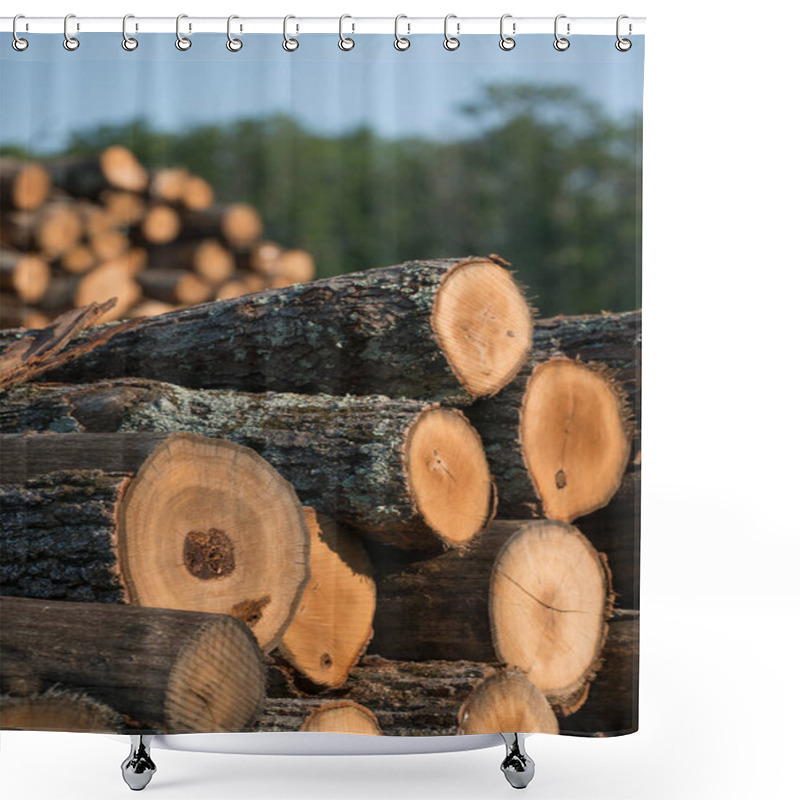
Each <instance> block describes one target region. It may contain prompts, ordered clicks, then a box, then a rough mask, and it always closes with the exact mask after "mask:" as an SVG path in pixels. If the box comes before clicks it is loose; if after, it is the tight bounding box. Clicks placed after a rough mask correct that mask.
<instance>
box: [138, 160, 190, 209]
mask: <svg viewBox="0 0 800 800" xmlns="http://www.w3.org/2000/svg"><path fill="white" fill-rule="evenodd" d="M188 177H189V173H188V172H187V171H186V170H185V169H183V168H182V167H168V168H164V169H157V170H155V171H154V172H153V173H152V174H151V176H150V186H149V187H148V191H149V193H150V197H152V198H153V199H154V200H159V201H161V202H164V203H179V202H180V201H181V200H182V199H183V191H184V186H185V185H186V180H187V178H188Z"/></svg>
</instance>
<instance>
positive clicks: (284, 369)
mask: <svg viewBox="0 0 800 800" xmlns="http://www.w3.org/2000/svg"><path fill="white" fill-rule="evenodd" d="M467 263H469V264H472V263H474V262H467ZM459 264H462V262H460V261H459V260H456V259H450V260H433V261H412V262H407V263H405V264H401V265H399V266H395V267H387V268H383V269H374V270H368V271H365V272H358V273H351V274H348V275H340V276H338V277H335V278H330V279H325V280H320V281H315V282H313V283H308V284H300V285H296V286H292V287H288V288H286V289H276V290H271V291H265V292H262V293H259V294H256V295H249V296H247V297H244V298H236V299H232V300H226V301H221V302H216V303H210V304H208V305H204V306H199V307H196V308H188V309H182V310H180V311H176V312H173V313H170V314H165V315H163V316H161V317H157V318H154V319H149V320H146V321H142V322H140V323H139V324H137V325H136V326H135V327H134V328H132V329H131V330H128V331H126V332H125V333H124V335H120V336H118V337H115V338H114V340H113V341H112V342H110V343H109V344H108V345H107V346H105V347H103V348H101V349H100V350H98V351H97V352H95V353H93V354H91V355H87V356H86V357H83V358H81V359H79V360H78V361H77V362H76V363H74V364H73V365H71V366H70V367H69V368H66V369H61V370H57V371H54V372H53V373H51V374H50V376H49V377H50V378H51V379H54V380H66V381H70V380H77V381H88V380H95V379H98V378H109V377H123V376H136V377H143V378H154V379H156V380H170V381H172V382H174V383H178V384H181V385H185V386H190V387H205V388H234V389H243V390H249V391H263V390H272V391H295V392H302V393H329V394H345V393H348V392H349V393H352V394H387V395H390V396H393V397H419V398H425V399H429V400H435V399H438V398H447V397H452V396H460V397H461V398H462V399H467V398H469V397H471V396H472V395H471V394H470V391H468V389H466V388H465V387H464V386H463V385H462V381H461V379H460V378H459V377H458V375H457V374H456V372H454V370H453V368H452V367H451V366H450V363H449V362H448V358H447V356H446V355H445V353H444V352H443V350H442V348H441V347H440V345H439V343H438V342H437V338H436V336H435V333H434V330H433V326H432V323H431V317H432V314H433V311H434V302H435V300H436V298H437V295H438V293H439V288H440V285H441V284H442V279H443V278H444V277H445V276H446V275H447V274H448V273H449V272H451V270H453V268H455V267H456V266H457V265H459ZM504 274H505V273H504ZM509 291H510V290H509ZM514 291H517V290H516V288H515V289H514ZM519 297H520V298H521V295H519ZM520 302H522V301H521V300H520ZM465 338H467V339H468V338H469V337H468V336H465ZM514 341H515V340H514V339H513V337H508V336H507V335H506V334H505V332H503V336H502V337H501V336H499V335H497V336H496V337H494V338H493V339H492V344H493V346H495V347H497V348H502V347H513V348H514V352H515V353H516V351H517V349H518V348H519V345H516V344H514ZM516 369H518V366H517V367H516ZM511 373H514V374H515V370H510V371H509V374H507V375H506V376H505V377H503V378H502V379H501V378H498V380H497V383H499V385H503V383H504V382H505V381H507V380H510V379H511V377H512V375H511ZM496 390H497V387H495V389H494V391H496ZM483 391H492V390H491V389H481V390H474V393H475V394H479V393H481V392H483Z"/></svg>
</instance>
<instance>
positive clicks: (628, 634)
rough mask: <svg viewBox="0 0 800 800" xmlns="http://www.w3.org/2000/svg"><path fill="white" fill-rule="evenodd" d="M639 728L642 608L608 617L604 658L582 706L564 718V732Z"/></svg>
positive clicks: (621, 732) (614, 732)
mask: <svg viewBox="0 0 800 800" xmlns="http://www.w3.org/2000/svg"><path fill="white" fill-rule="evenodd" d="M638 729H639V612H638V611H632V610H625V609H622V610H617V611H615V612H614V615H613V616H612V617H611V619H610V620H609V629H608V638H607V639H606V644H605V647H604V648H603V662H602V665H601V666H600V668H599V670H598V673H597V677H596V678H595V680H594V681H593V683H592V685H591V688H590V689H589V696H588V698H587V700H586V703H585V704H584V705H583V707H582V708H581V709H580V710H578V711H577V712H576V713H575V714H573V715H572V716H570V717H568V718H567V719H565V720H562V721H561V732H562V733H567V734H576V735H583V736H586V735H592V736H621V735H624V734H626V733H634V732H635V731H637V730H638Z"/></svg>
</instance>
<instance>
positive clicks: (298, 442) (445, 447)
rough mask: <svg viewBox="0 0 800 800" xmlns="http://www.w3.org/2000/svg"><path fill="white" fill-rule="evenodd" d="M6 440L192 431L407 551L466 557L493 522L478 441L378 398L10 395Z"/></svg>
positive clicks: (158, 387) (438, 418)
mask: <svg viewBox="0 0 800 800" xmlns="http://www.w3.org/2000/svg"><path fill="white" fill-rule="evenodd" d="M0 428H1V429H2V430H5V431H18V432H23V431H29V430H38V431H47V430H59V431H95V432H113V431H123V430H128V431H130V430H139V431H159V432H169V431H181V430H185V431H192V432H194V433H198V434H202V435H204V436H215V437H216V436H220V437H226V438H230V439H232V440H234V441H237V442H239V443H240V444H243V445H246V446H247V447H251V448H253V449H254V450H255V451H256V452H258V453H260V454H261V455H262V456H263V457H264V458H266V459H267V460H268V461H269V462H270V463H271V464H272V465H273V466H274V467H275V468H276V469H277V470H278V472H280V473H281V475H283V477H284V478H285V479H286V480H288V481H289V482H290V483H291V484H292V485H293V486H294V488H295V490H296V491H297V493H298V496H299V497H300V498H301V500H302V501H303V502H304V503H305V504H307V505H310V506H312V507H313V508H316V509H318V510H319V511H321V512H322V513H325V514H328V515H329V516H331V517H333V518H334V519H336V520H338V521H341V522H343V523H346V524H348V525H351V526H352V527H354V528H356V529H357V530H358V531H359V532H361V533H362V534H363V535H364V536H367V537H370V538H373V539H376V540H378V541H385V542H388V543H390V544H394V545H395V546H398V547H402V548H404V549H422V550H431V549H441V548H442V546H443V545H445V546H453V547H463V546H464V545H466V544H467V543H468V542H469V541H470V540H471V539H472V538H473V537H475V536H476V535H477V534H478V532H479V531H480V530H481V528H482V527H483V526H484V524H485V522H486V521H487V519H488V518H489V517H490V516H491V513H492V510H493V509H492V484H491V476H490V474H489V470H488V466H487V464H486V459H485V457H484V455H483V449H482V446H481V442H480V439H479V437H478V436H477V435H476V434H475V432H474V430H473V429H472V428H471V426H470V425H469V423H468V422H467V421H466V419H465V418H464V416H463V415H462V414H461V413H460V412H459V411H457V410H453V409H442V408H438V407H436V406H432V405H430V404H428V403H425V402H423V401H419V400H391V399H389V398H386V397H381V396H363V397H352V396H351V397H333V396H327V395H294V394H275V393H272V394H247V393H244V392H231V391H226V390H189V389H183V388H181V387H177V386H174V385H171V384H162V383H155V382H152V381H141V380H133V379H127V380H118V381H107V382H101V383H98V384H93V385H88V386H86V385H76V386H64V385H57V384H51V385H48V384H30V385H27V386H22V387H19V388H16V389H14V390H12V391H9V392H7V393H6V395H5V396H4V398H3V403H2V409H1V410H0Z"/></svg>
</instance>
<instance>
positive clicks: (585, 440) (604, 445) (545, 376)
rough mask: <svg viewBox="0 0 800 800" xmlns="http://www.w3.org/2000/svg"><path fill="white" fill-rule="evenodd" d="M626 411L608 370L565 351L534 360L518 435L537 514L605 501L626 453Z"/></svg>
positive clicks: (562, 513) (577, 510)
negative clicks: (539, 361) (560, 355)
mask: <svg viewBox="0 0 800 800" xmlns="http://www.w3.org/2000/svg"><path fill="white" fill-rule="evenodd" d="M628 417H629V413H628V410H627V407H626V405H625V402H624V400H623V399H622V395H621V393H620V392H619V390H618V389H617V387H616V385H615V383H614V380H613V377H612V375H611V373H610V371H608V370H603V369H600V368H594V367H592V366H591V365H587V364H582V363H580V362H578V361H572V360H570V359H566V358H554V359H551V360H550V361H546V362H545V363H543V364H539V365H537V366H536V368H535V369H534V371H533V374H532V375H531V377H530V380H529V381H528V386H527V389H526V391H525V396H524V398H523V401H522V409H521V412H520V441H521V443H522V451H523V455H524V458H525V463H526V465H527V468H528V473H529V474H530V476H531V480H532V481H533V485H534V488H535V490H536V494H537V495H538V496H539V498H540V499H541V501H542V506H543V509H544V513H545V516H547V517H549V518H550V519H558V520H561V521H563V522H572V520H574V519H576V518H577V517H582V516H584V515H585V514H589V513H591V512H592V511H596V510H597V509H598V508H603V506H605V505H607V504H608V502H609V501H610V500H611V498H612V497H613V496H614V494H615V493H616V491H617V489H618V488H619V486H620V483H621V482H622V476H623V475H624V473H625V467H626V465H627V463H628V460H629V458H630V448H631V432H630V426H629V424H628Z"/></svg>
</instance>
